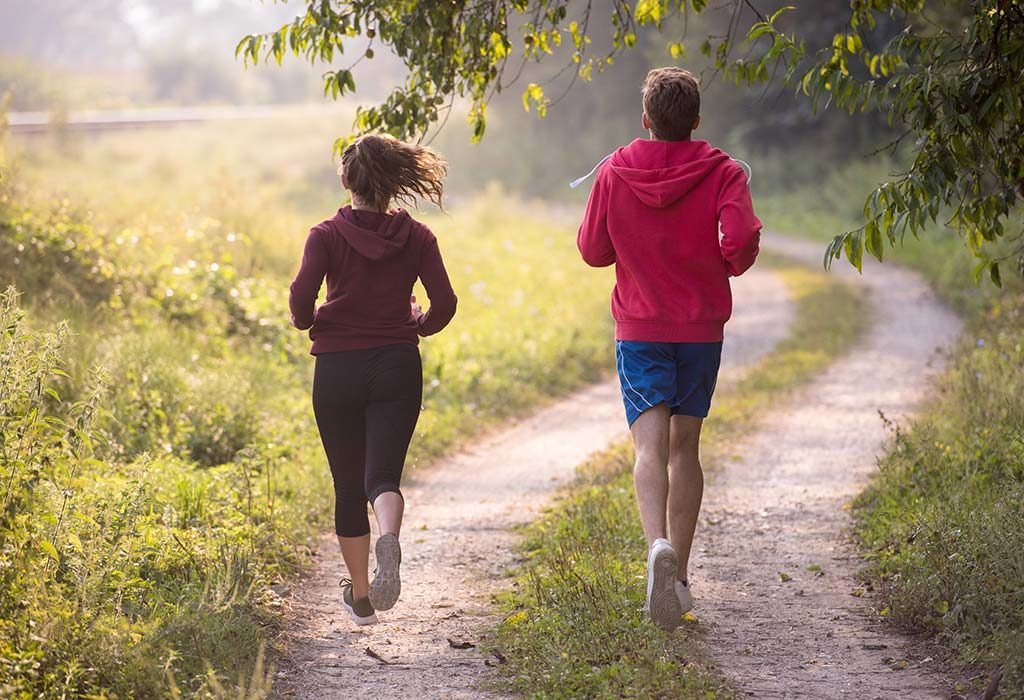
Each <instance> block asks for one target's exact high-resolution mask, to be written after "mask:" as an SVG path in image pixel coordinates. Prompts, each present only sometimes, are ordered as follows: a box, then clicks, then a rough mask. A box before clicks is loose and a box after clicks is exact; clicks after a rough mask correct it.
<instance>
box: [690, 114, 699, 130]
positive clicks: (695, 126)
mask: <svg viewBox="0 0 1024 700" xmlns="http://www.w3.org/2000/svg"><path fill="white" fill-rule="evenodd" d="M699 126H700V115H699V114H698V115H697V118H696V119H694V120H693V128H692V129H690V131H696V130H697V127H699Z"/></svg>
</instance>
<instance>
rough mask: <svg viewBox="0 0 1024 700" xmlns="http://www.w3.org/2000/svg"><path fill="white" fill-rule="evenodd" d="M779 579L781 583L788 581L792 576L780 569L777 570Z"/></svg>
mask: <svg viewBox="0 0 1024 700" xmlns="http://www.w3.org/2000/svg"><path fill="white" fill-rule="evenodd" d="M779 580H780V581H782V582H783V583H788V582H789V581H792V580H793V577H792V576H790V575H789V574H787V573H786V572H785V571H780V572H779Z"/></svg>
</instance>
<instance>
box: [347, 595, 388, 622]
mask: <svg viewBox="0 0 1024 700" xmlns="http://www.w3.org/2000/svg"><path fill="white" fill-rule="evenodd" d="M341 605H342V607H343V608H345V610H347V611H348V614H349V617H351V618H352V622H354V623H356V624H357V625H359V626H360V627H366V626H367V625H376V624H377V622H379V620H377V613H373V614H372V615H368V616H366V617H363V616H362V615H359V614H357V613H356V611H355V608H353V607H352V606H351V605H349V604H348V602H347V601H346V600H345V599H344V598H342V599H341Z"/></svg>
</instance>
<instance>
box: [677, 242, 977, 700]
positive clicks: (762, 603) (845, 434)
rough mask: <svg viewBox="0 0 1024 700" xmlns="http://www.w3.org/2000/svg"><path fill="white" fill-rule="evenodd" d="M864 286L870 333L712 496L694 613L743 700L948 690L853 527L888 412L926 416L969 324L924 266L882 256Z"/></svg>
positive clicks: (796, 246) (792, 246) (772, 423)
mask: <svg viewBox="0 0 1024 700" xmlns="http://www.w3.org/2000/svg"><path fill="white" fill-rule="evenodd" d="M771 249H772V250H774V251H777V252H781V253H783V254H785V255H787V256H789V257H794V258H799V259H801V260H805V261H807V262H808V263H810V264H815V263H819V262H820V260H821V245H820V244H813V243H804V242H800V241H792V240H788V239H782V240H779V239H778V238H776V237H772V245H771ZM865 264H867V261H865ZM835 271H836V272H837V273H839V274H844V275H849V276H851V277H856V273H855V272H854V271H852V269H850V268H849V267H848V266H846V265H845V264H839V263H837V265H836V267H835ZM857 281H858V282H859V284H860V285H861V286H862V287H863V288H864V290H865V291H866V292H867V293H868V294H870V295H871V298H872V301H873V302H874V312H873V313H874V318H873V324H872V327H871V329H870V330H869V331H868V332H867V333H866V334H865V336H864V338H863V340H862V341H861V342H859V343H858V345H857V346H855V347H854V348H852V349H851V351H850V352H849V353H848V354H847V355H845V356H844V357H842V358H840V359H838V360H837V362H835V363H834V364H833V365H832V366H831V367H830V368H829V369H828V370H827V371H826V372H824V373H823V374H822V375H821V376H820V377H818V378H817V379H815V380H814V381H813V382H812V383H810V384H809V385H807V386H806V387H804V388H803V389H802V390H800V391H798V392H797V393H796V394H795V395H794V397H793V399H792V401H790V402H787V403H786V404H785V405H783V406H780V407H779V409H778V410H777V411H774V412H772V413H771V414H770V415H765V416H763V420H762V422H761V423H760V425H759V429H758V430H757V432H756V433H755V434H754V435H752V436H751V437H750V438H749V439H748V440H747V441H745V443H743V444H740V445H737V446H735V448H734V449H732V450H731V451H732V452H734V453H735V454H737V455H740V458H738V459H737V460H735V461H733V462H731V463H727V464H725V465H722V467H721V468H720V469H719V470H716V471H715V472H714V473H713V474H712V475H711V478H710V479H709V482H710V483H709V486H708V488H707V489H706V491H705V502H704V510H703V512H702V520H701V524H700V527H699V530H698V538H699V540H698V542H697V546H696V550H697V551H696V552H695V560H694V565H695V566H696V568H695V569H693V578H694V580H695V583H694V591H695V595H696V598H697V607H696V609H695V613H696V614H697V616H698V619H699V620H700V622H701V623H702V624H703V626H704V627H705V629H706V632H707V635H706V644H707V648H708V651H709V652H710V654H711V657H712V659H713V660H714V661H715V662H716V664H717V665H718V667H719V669H720V670H721V672H722V673H724V675H725V676H726V677H727V678H729V679H730V681H731V682H732V684H733V685H734V687H736V688H737V690H738V695H739V696H740V697H743V696H749V697H757V698H783V697H785V698H826V697H827V698H835V697H850V698H887V699H888V698H914V699H915V700H925V699H927V698H943V699H944V698H948V697H950V690H949V688H948V687H947V686H946V685H945V684H944V683H943V682H941V681H940V680H939V677H940V676H942V675H943V674H942V673H941V671H942V669H940V668H937V667H938V666H939V662H938V661H935V660H930V659H929V658H928V657H927V649H925V648H921V647H919V646H917V645H914V644H913V643H912V642H910V641H909V640H907V639H906V638H904V637H901V636H899V635H897V634H896V633H894V632H893V631H892V629H890V628H888V627H887V626H885V625H884V624H883V620H882V619H881V616H880V615H878V614H877V613H874V612H872V611H871V608H872V606H871V602H870V597H871V595H870V591H864V590H863V589H862V588H859V587H858V584H857V581H856V573H857V571H858V569H859V568H861V566H862V561H861V560H860V559H859V558H858V556H857V552H856V550H855V548H854V547H853V545H852V544H851V543H850V542H849V541H847V539H846V538H845V537H844V536H843V535H842V534H841V533H843V531H845V530H846V529H847V528H848V527H849V524H850V521H849V517H848V515H847V513H846V509H847V508H848V504H849V502H850V500H851V499H852V498H853V497H854V496H855V495H856V494H857V493H858V492H860V491H861V489H862V488H863V487H864V485H865V482H866V481H867V479H868V478H869V476H870V474H871V472H872V471H873V469H874V467H875V457H876V455H878V454H879V452H880V448H881V446H882V445H883V443H884V441H885V440H886V438H887V432H886V429H885V427H884V424H883V421H882V419H881V418H880V416H879V412H881V413H882V414H884V416H885V417H886V418H887V419H889V420H896V421H898V422H902V421H903V420H904V419H905V418H906V417H907V415H908V414H909V413H910V412H911V411H913V410H914V408H915V407H916V406H917V405H918V404H919V403H920V401H921V400H922V398H924V396H925V394H926V393H927V390H928V384H929V380H930V378H931V377H932V376H933V375H934V374H935V373H936V372H937V371H938V370H939V369H940V368H941V365H942V361H943V358H942V355H941V354H939V353H937V352H936V350H937V349H939V348H944V347H946V346H948V345H949V344H950V343H951V342H952V341H953V340H954V338H955V337H956V335H957V332H958V330H959V327H960V326H959V322H958V321H957V319H956V317H955V316H954V315H953V314H952V313H951V312H950V311H948V310H947V309H945V308H944V307H943V306H942V305H941V304H940V303H939V302H938V301H937V299H936V298H935V296H934V295H933V294H932V293H931V291H930V290H929V289H928V287H927V285H926V284H925V283H924V282H923V281H922V280H921V279H920V278H919V277H918V276H917V275H916V274H914V273H911V272H909V271H907V270H904V269H901V268H899V267H894V266H892V265H877V264H876V265H871V266H870V269H868V270H866V271H865V274H864V275H863V277H860V278H858V280H857Z"/></svg>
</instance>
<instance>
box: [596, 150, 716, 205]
mask: <svg viewBox="0 0 1024 700" xmlns="http://www.w3.org/2000/svg"><path fill="white" fill-rule="evenodd" d="M729 160H730V158H729V155H728V154H727V153H725V152H724V151H721V150H719V149H717V148H715V147H713V146H712V145H711V144H709V143H708V142H707V141H655V140H648V139H636V140H634V141H633V143H631V144H629V145H628V146H624V147H623V148H620V149H618V150H617V151H615V153H613V154H612V157H611V162H610V163H609V164H608V167H609V168H610V169H611V171H612V172H613V173H614V174H615V175H616V176H617V177H618V178H619V179H620V180H622V181H623V182H625V183H626V184H627V185H628V186H629V188H630V189H631V190H632V191H633V194H634V195H636V197H637V199H639V200H640V201H641V202H643V203H644V204H645V205H647V206H649V207H654V208H658V209H660V208H662V207H667V206H670V205H671V204H672V203H674V202H675V201H676V200H678V199H679V198H680V197H682V196H684V195H685V194H687V193H688V192H689V191H690V190H692V189H693V188H694V187H696V186H697V185H698V184H699V183H700V182H701V181H702V180H704V178H706V177H707V176H708V175H709V174H710V173H711V172H712V171H713V170H715V169H716V168H720V167H722V165H723V164H724V163H727V162H729Z"/></svg>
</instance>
